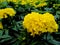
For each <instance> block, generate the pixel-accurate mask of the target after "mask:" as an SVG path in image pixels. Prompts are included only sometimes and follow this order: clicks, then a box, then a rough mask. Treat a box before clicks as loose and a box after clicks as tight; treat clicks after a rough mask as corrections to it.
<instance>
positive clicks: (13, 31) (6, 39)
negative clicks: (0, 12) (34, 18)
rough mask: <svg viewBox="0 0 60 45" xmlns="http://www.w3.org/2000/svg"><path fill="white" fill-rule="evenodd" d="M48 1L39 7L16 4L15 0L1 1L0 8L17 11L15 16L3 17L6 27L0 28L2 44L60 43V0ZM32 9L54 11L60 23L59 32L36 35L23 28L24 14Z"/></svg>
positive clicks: (0, 42)
mask: <svg viewBox="0 0 60 45" xmlns="http://www.w3.org/2000/svg"><path fill="white" fill-rule="evenodd" d="M2 1H3V0H2ZM37 1H38V0H37ZM46 2H47V3H48V4H47V5H46V6H43V7H37V8H35V7H33V6H30V5H21V4H19V3H18V4H15V3H14V2H9V3H8V2H7V1H4V2H0V9H4V8H9V7H11V8H13V9H14V10H15V11H16V14H15V16H14V17H8V18H6V19H5V18H4V19H2V23H3V26H4V29H2V30H1V29H0V45H60V0H47V1H46ZM32 11H33V12H39V13H45V12H50V13H52V14H53V15H54V16H55V19H56V22H57V23H58V25H59V29H58V32H57V33H52V34H49V33H44V34H42V35H40V36H38V35H36V36H35V37H32V36H30V35H29V33H27V31H26V29H24V28H23V26H22V22H23V19H24V16H25V15H26V14H28V13H31V12H32Z"/></svg>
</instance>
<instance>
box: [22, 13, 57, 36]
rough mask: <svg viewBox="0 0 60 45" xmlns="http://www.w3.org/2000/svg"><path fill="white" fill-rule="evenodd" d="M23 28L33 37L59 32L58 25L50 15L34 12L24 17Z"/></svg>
mask: <svg viewBox="0 0 60 45" xmlns="http://www.w3.org/2000/svg"><path fill="white" fill-rule="evenodd" d="M23 26H24V28H26V29H27V32H29V33H31V35H32V36H35V35H40V34H41V33H44V32H49V33H52V32H57V31H58V24H57V23H56V21H55V18H54V16H53V15H52V14H50V13H44V14H39V13H36V12H32V13H31V14H27V15H26V16H25V17H24V21H23Z"/></svg>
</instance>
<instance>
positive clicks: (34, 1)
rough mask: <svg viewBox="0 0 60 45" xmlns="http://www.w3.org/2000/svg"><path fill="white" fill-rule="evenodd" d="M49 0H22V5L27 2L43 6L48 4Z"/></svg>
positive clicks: (35, 5)
mask: <svg viewBox="0 0 60 45" xmlns="http://www.w3.org/2000/svg"><path fill="white" fill-rule="evenodd" d="M46 1H47V0H42V1H41V0H38V1H37V0H21V4H22V5H26V4H29V5H32V6H34V7H43V6H46V5H47V3H46Z"/></svg>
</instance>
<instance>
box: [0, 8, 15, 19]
mask: <svg viewBox="0 0 60 45" xmlns="http://www.w3.org/2000/svg"><path fill="white" fill-rule="evenodd" d="M7 14H8V15H9V16H14V15H15V14H16V12H15V10H14V9H13V8H5V9H0V19H2V18H7V17H8V16H7Z"/></svg>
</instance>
